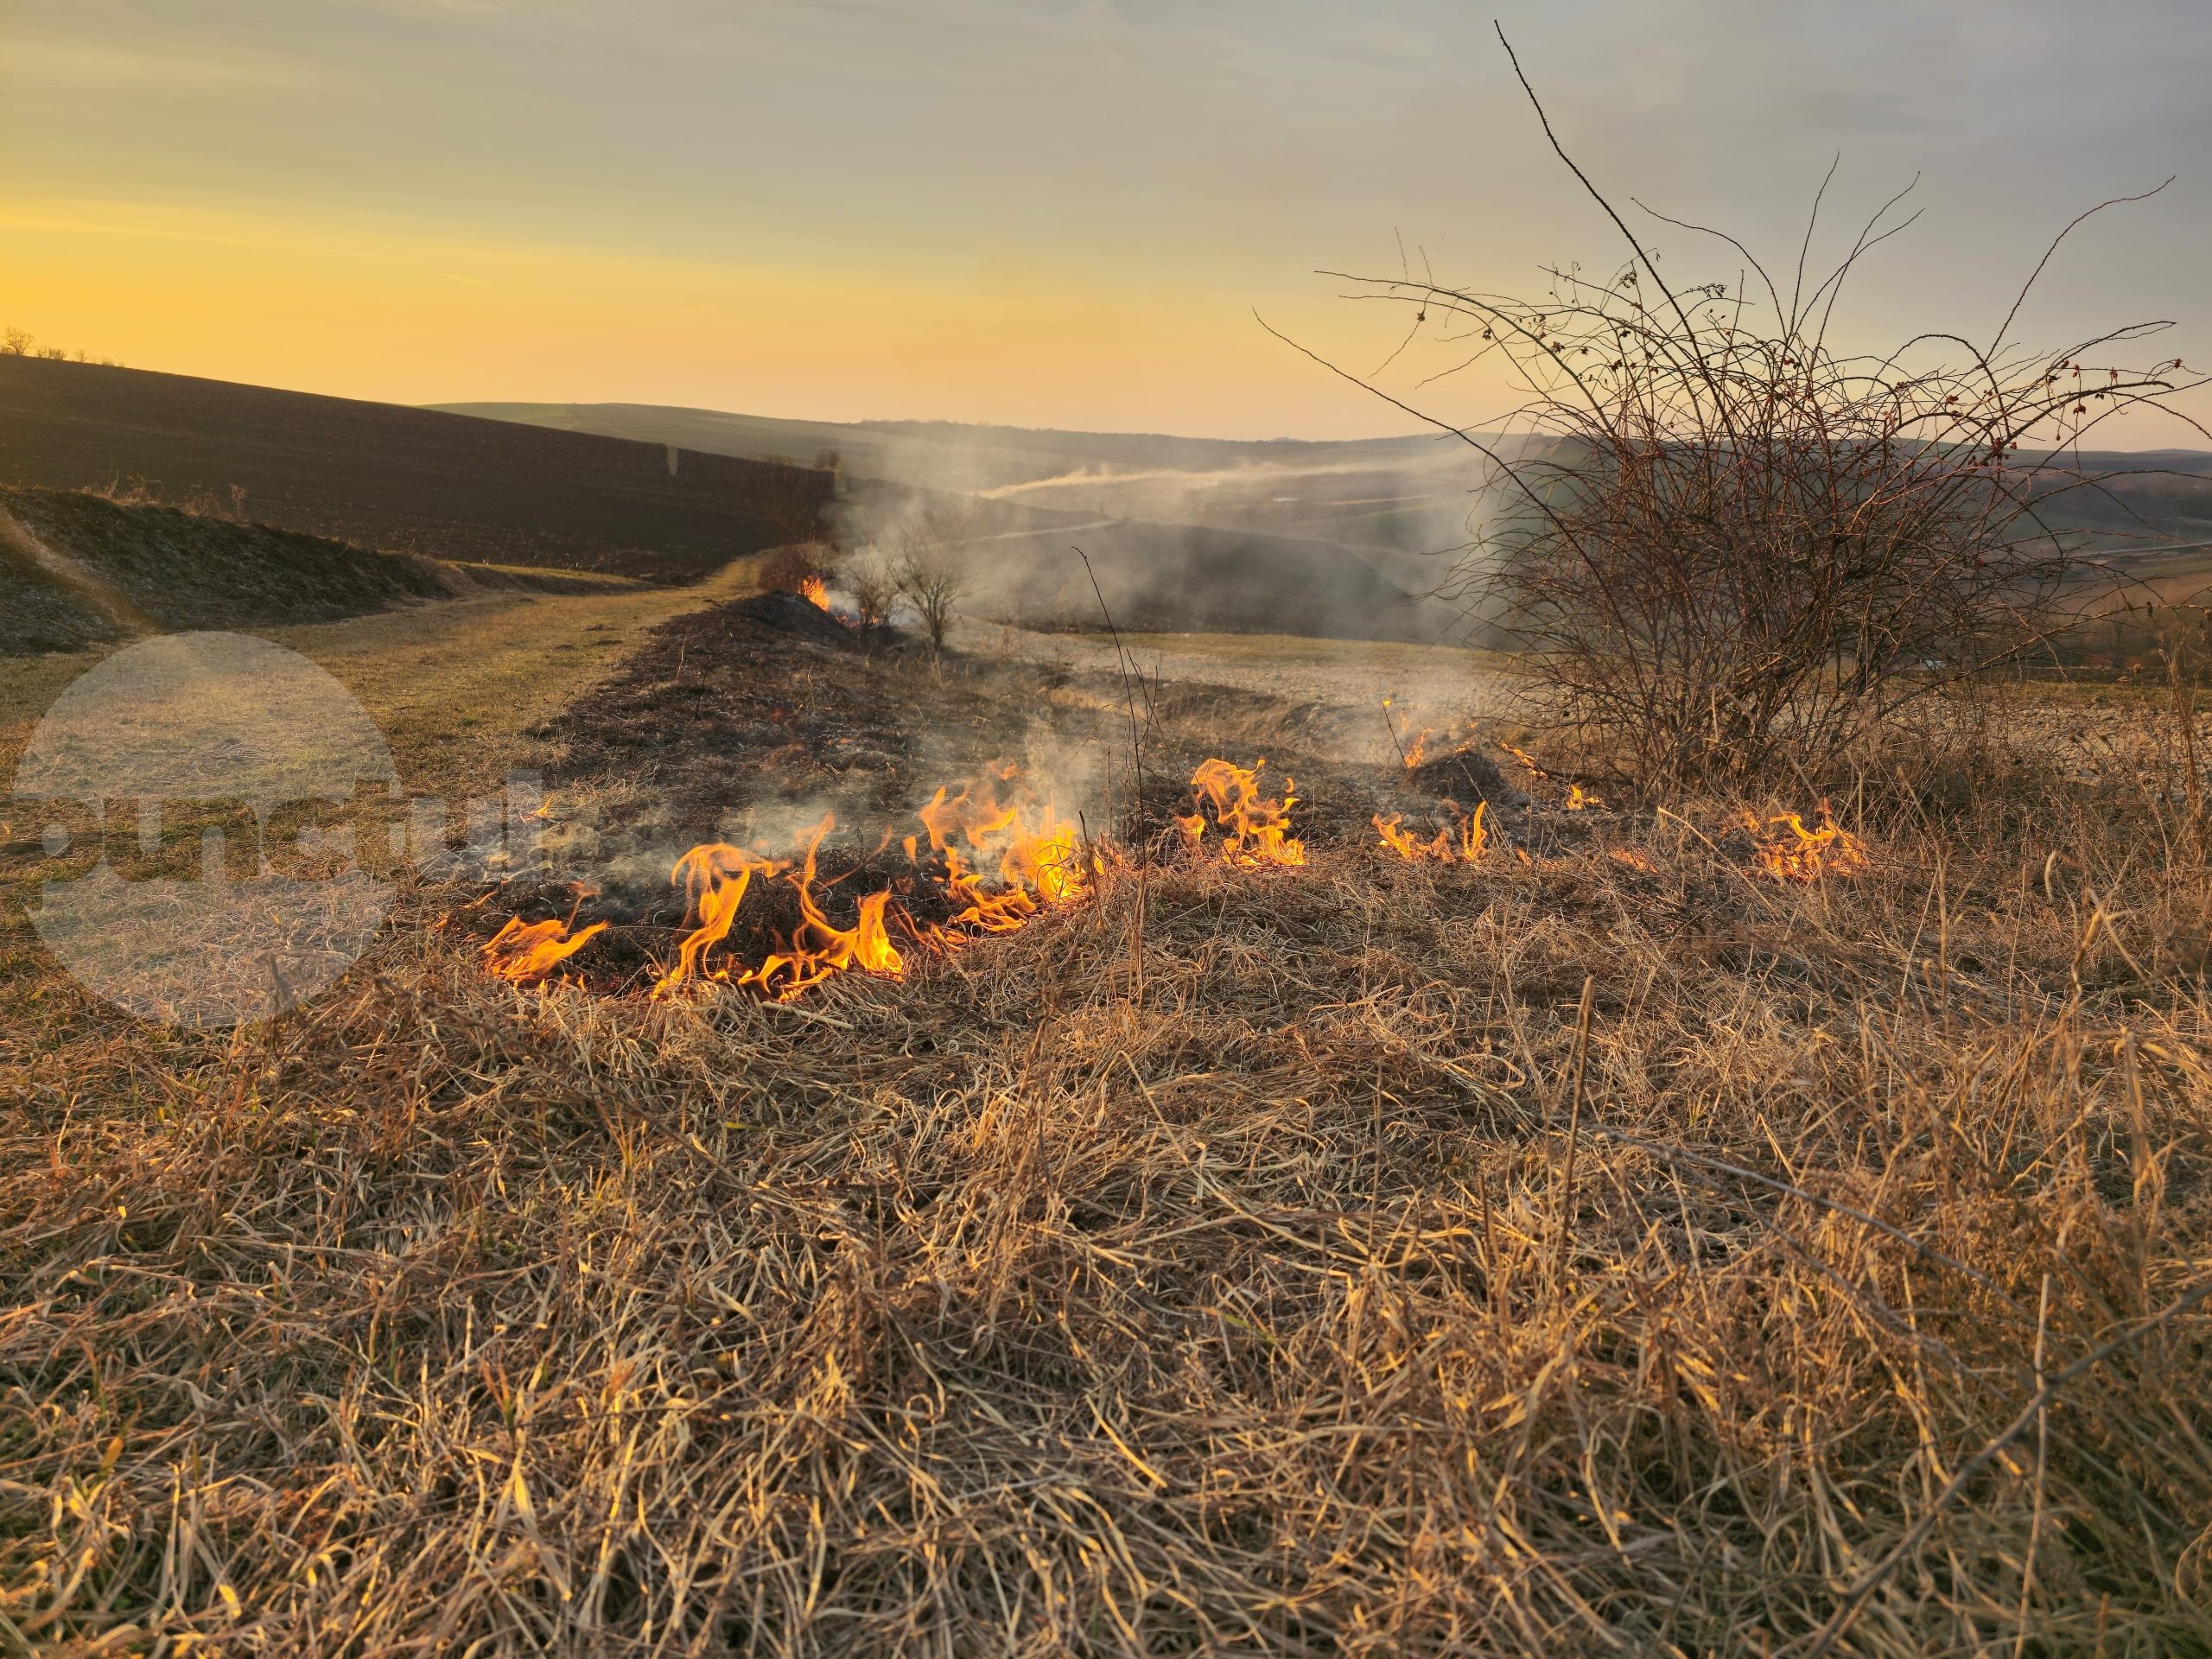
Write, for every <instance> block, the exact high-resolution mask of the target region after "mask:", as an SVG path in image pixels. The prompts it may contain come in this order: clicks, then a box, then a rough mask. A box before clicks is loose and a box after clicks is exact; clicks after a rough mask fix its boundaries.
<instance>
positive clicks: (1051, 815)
mask: <svg viewBox="0 0 2212 1659" xmlns="http://www.w3.org/2000/svg"><path fill="white" fill-rule="evenodd" d="M1031 810H1033V812H1034V814H1035V817H1036V820H1037V821H1036V823H1030V822H1029V817H1028V814H1027V813H1026V812H1025V810H1024V808H1023V806H1022V805H1021V804H1020V803H1019V802H1017V803H1015V804H1012V805H1006V806H1002V805H1001V804H999V802H998V800H997V798H996V797H995V795H994V794H993V792H992V791H990V790H989V788H988V785H987V786H985V788H984V791H983V792H982V795H981V796H978V795H976V792H975V791H974V789H973V788H972V786H969V785H963V786H962V788H961V791H960V792H959V793H958V794H957V795H953V796H950V797H948V795H947V794H946V791H944V789H942V788H940V789H939V790H938V792H937V794H936V795H935V796H934V797H932V798H931V800H930V802H929V804H927V805H926V806H925V807H923V808H922V809H921V810H920V811H919V812H918V814H917V815H916V816H918V817H919V818H920V819H921V821H922V827H923V829H925V830H927V831H928V833H929V840H930V850H931V852H932V853H934V854H936V855H938V857H939V858H940V859H941V860H942V861H944V884H945V886H946V887H947V888H948V889H949V890H950V893H951V894H952V897H953V899H954V902H955V903H956V904H957V905H958V906H960V908H958V909H957V910H956V911H955V912H953V916H952V919H951V923H950V925H951V926H955V927H972V928H977V929H980V930H981V931H983V932H986V933H1005V932H1008V931H1012V930H1013V929H1014V928H1017V927H1020V925H1022V924H1023V923H1024V922H1026V921H1027V920H1028V919H1029V918H1031V917H1033V916H1034V915H1035V914H1036V913H1037V912H1038V911H1039V909H1041V908H1042V907H1043V906H1046V905H1064V904H1068V903H1071V902H1072V901H1073V900H1075V899H1080V898H1082V897H1083V896H1084V894H1086V893H1089V892H1090V878H1091V876H1092V875H1093V874H1096V872H1097V871H1098V870H1099V869H1100V868H1103V867H1102V864H1101V861H1100V860H1099V858H1098V856H1097V855H1096V854H1094V855H1092V858H1091V861H1090V863H1091V868H1090V869H1085V868H1084V858H1083V848H1082V841H1081V837H1080V836H1079V834H1078V833H1077V828H1076V826H1075V825H1074V824H1072V823H1069V822H1068V821H1067V820H1066V819H1065V818H1062V817H1059V816H1058V814H1057V813H1056V812H1055V811H1054V810H1053V809H1052V806H1051V805H1050V804H1046V805H1045V806H1043V807H1041V808H1033V809H1031ZM906 855H907V857H909V858H910V859H914V860H915V861H917V862H918V861H919V858H918V845H917V840H916V838H915V837H914V836H908V837H907V838H906ZM994 877H995V885H994V884H993V878H994ZM931 935H932V937H934V938H937V939H938V941H939V942H940V943H949V942H950V940H949V938H948V937H947V935H946V932H945V930H944V928H943V927H935V928H932V929H931Z"/></svg>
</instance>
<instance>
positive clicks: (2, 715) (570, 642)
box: [0, 562, 752, 790]
mask: <svg viewBox="0 0 2212 1659" xmlns="http://www.w3.org/2000/svg"><path fill="white" fill-rule="evenodd" d="M751 585H752V575H751V571H750V569H749V562H741V563H739V564H737V565H734V566H733V567H731V568H730V569H726V570H724V571H723V572H722V573H721V574H720V575H716V576H714V577H712V578H710V579H709V580H708V581H707V582H702V583H700V584H698V585H697V586H695V587H690V588H639V589H631V590H626V591H618V592H614V593H598V594H531V593H521V592H514V593H495V594H485V595H483V596H482V597H480V598H475V599H460V600H448V601H441V602H439V603H437V604H432V605H415V606H408V607H403V608H401V609H397V610H391V611H379V612H376V613H372V614H370V615H367V616H356V617H349V618H347V619H346V620H343V621H340V622H322V623H309V624H298V625H295V626H286V627H271V628H256V629H252V630H250V632H253V633H255V634H257V635H258V636H259V637H261V638H263V639H272V640H274V641H276V642H277V644H279V645H288V646H289V647H290V648H291V649H292V650H294V651H296V652H300V653H301V654H302V656H305V657H307V658H309V659H310V660H311V661H313V662H315V663H317V664H321V666H322V667H323V668H325V669H327V670H328V671H330V672H331V674H333V675H334V677H336V678H337V679H338V681H339V683H340V684H342V685H344V686H345V687H346V690H349V691H351V692H352V693H353V695H354V696H356V697H359V699H360V701H361V704H362V706H363V707H364V708H365V709H367V710H368V712H369V715H370V717H371V718H372V719H373V720H374V721H376V723H377V726H378V729H379V730H381V731H382V732H383V733H384V735H385V741H386V742H387V743H388V744H390V746H391V753H392V758H393V760H395V761H396V762H397V765H398V767H399V772H400V777H401V779H402V780H403V782H404V784H405V785H407V786H408V787H409V788H410V789H416V790H451V789H461V790H465V789H467V788H471V787H474V786H475V785H479V784H483V783H487V782H494V781H496V780H497V779H499V778H500V777H502V776H504V774H505V772H506V771H507V770H508V769H510V768H511V767H516V766H542V765H543V764H545V763H546V761H547V760H548V759H549V758H550V756H549V749H548V746H547V745H546V743H545V742H544V741H543V740H542V739H539V738H536V737H533V736H532V735H531V732H532V730H533V728H537V727H540V726H542V725H543V723H544V722H545V721H549V720H550V719H551V718H552V717H553V716H554V715H556V714H558V713H559V712H560V710H561V709H563V708H565V707H566V706H567V705H568V704H569V702H573V701H574V700H575V698H576V697H577V696H579V695H580V694H581V693H582V692H583V691H584V690H588V688H589V687H590V686H592V685H593V684H594V683H597V682H598V681H600V680H601V679H602V678H604V677H606V676H607V674H609V673H610V672H612V671H613V670H614V668H615V667H616V666H617V665H618V664H620V662H621V661H622V660H623V659H624V658H626V657H627V656H628V655H629V653H630V652H632V650H634V649H635V648H636V646H637V645H638V643H639V641H640V640H641V639H643V638H644V637H645V632H647V631H648V630H649V629H651V628H652V627H654V626H657V625H658V624H659V623H662V622H664V621H666V620H668V619H669V618H670V617H672V616H678V615H682V614H683V613H686V612H690V611H696V610H699V609H702V607H705V606H707V605H708V604H709V603H711V602H712V601H715V600H718V599H726V598H728V597H730V596H731V595H732V594H740V593H743V592H745V591H746V590H747V588H750V587H751ZM105 654H106V653H105V652H96V651H87V652H54V653H50V654H48V655H44V656H39V657H24V658H0V778H6V777H11V776H12V775H13V773H14V769H15V758H16V755H17V754H18V753H21V752H22V746H23V744H24V742H25V741H27V739H28V738H29V733H30V730H31V728H32V727H33V726H34V725H35V723H36V721H37V720H38V718H39V717H40V716H41V715H43V714H44V713H45V712H46V710H47V709H48V708H49V707H50V706H52V704H53V702H54V698H56V697H57V696H60V693H61V690H62V688H63V687H65V686H66V685H67V684H68V683H69V682H70V681H72V680H73V679H75V678H76V677H77V676H78V675H79V674H81V673H83V672H84V671H86V669H88V668H90V667H91V666H92V664H94V663H96V662H98V661H99V660H100V658H101V657H103V656H104V655H105Z"/></svg>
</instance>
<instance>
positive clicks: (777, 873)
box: [653, 767, 1106, 1002]
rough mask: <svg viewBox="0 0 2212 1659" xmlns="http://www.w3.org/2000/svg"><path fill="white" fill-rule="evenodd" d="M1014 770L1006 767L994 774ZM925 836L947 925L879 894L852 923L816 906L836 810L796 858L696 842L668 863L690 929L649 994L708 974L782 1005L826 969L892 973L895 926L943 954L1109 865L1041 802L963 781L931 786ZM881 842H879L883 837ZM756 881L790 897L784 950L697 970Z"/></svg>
mask: <svg viewBox="0 0 2212 1659" xmlns="http://www.w3.org/2000/svg"><path fill="white" fill-rule="evenodd" d="M1016 775H1017V774H1016V773H1015V772H1014V770H1013V769H1012V768H1010V767H1009V768H1007V770H1006V771H1005V772H1001V774H1000V776H1001V779H1014V778H1015V777H1016ZM918 817H920V819H921V821H922V827H923V829H925V830H926V831H927V832H928V836H929V845H930V853H931V855H933V856H934V860H935V862H936V863H937V864H938V865H939V866H941V868H942V871H943V874H941V875H939V874H938V873H937V870H936V869H934V868H932V869H931V870H930V872H929V875H930V879H931V880H934V881H937V882H938V884H939V885H940V886H941V887H943V888H944V891H945V892H946V893H947V894H948V896H949V897H950V899H951V901H952V903H953V906H954V909H953V912H952V915H951V917H950V918H949V919H948V920H947V921H945V922H944V923H928V924H924V923H920V922H917V921H916V920H915V919H914V918H913V917H912V915H911V914H910V913H909V912H908V911H907V910H906V907H905V906H903V905H901V904H899V901H898V899H896V897H895V896H894V894H893V890H892V889H890V888H888V887H887V888H885V889H884V890H883V891H881V892H880V893H869V894H868V895H867V896H866V897H864V898H863V899H861V901H860V908H859V915H858V917H857V918H855V921H854V923H853V925H852V926H850V927H839V926H838V925H836V923H834V922H832V921H831V920H830V919H829V917H828V916H827V915H825V914H824V913H823V909H822V905H821V900H820V896H819V893H820V889H821V887H822V886H823V883H821V882H820V880H819V878H818V871H817V858H818V856H819V855H820V852H821V849H822V843H823V840H824V838H825V837H827V836H828V835H829V832H830V831H831V830H832V829H835V828H836V817H835V816H834V815H829V816H825V817H823V820H822V822H821V823H819V824H817V825H816V826H815V829H814V833H813V836H812V838H811V839H810V842H808V844H807V849H806V852H805V855H804V857H803V858H802V859H801V861H799V863H798V866H797V867H796V868H794V867H793V866H792V865H791V863H790V862H789V861H785V860H781V859H773V858H768V857H766V856H764V855H760V854H758V853H750V852H747V851H746V850H745V849H743V848H741V847H732V846H730V845H728V843H726V842H709V843H706V844H703V845H701V846H697V847H694V848H693V849H691V850H690V852H688V853H686V854H684V855H683V857H682V858H680V859H678V860H677V862H676V868H675V870H674V871H673V872H672V873H671V876H670V880H672V881H679V882H681V883H683V887H684V889H685V897H686V913H687V915H688V916H689V917H690V918H691V919H692V924H693V925H692V928H691V931H690V933H688V934H687V935H685V937H684V938H683V942H682V944H680V945H679V946H678V947H677V963H676V966H675V967H674V968H672V969H670V970H669V971H668V973H667V974H666V975H664V976H663V977H662V979H661V981H660V982H659V983H658V985H656V986H655V987H654V988H653V994H654V995H656V996H661V995H667V994H668V993H669V992H671V991H673V990H674V989H676V988H677V987H678V986H680V985H682V984H683V983H684V982H686V981H690V980H700V979H709V978H711V979H715V980H720V981H727V982H729V983H731V984H734V985H749V986H752V987H753V988H755V989H757V990H760V991H761V992H764V993H765V994H766V995H769V996H772V997H774V998H775V999H776V1000H777V1001H785V1002H787V1001H791V999H792V998H793V997H795V996H798V995H799V994H800V993H801V992H803V991H805V990H807V989H808V988H810V987H812V986H816V985H818V984H820V983H821V982H823V980H825V979H828V978H829V977H830V976H832V975H834V974H840V973H846V972H851V971H858V972H861V973H869V974H878V975H881V976H885V977H887V978H893V979H895V978H898V977H899V976H901V975H903V974H904V973H905V972H906V955H905V953H904V952H903V951H901V950H900V949H899V945H898V944H897V943H896V942H895V940H894V938H893V934H894V931H902V932H904V933H905V934H906V935H907V936H908V937H909V938H912V939H913V940H916V941H918V942H920V943H922V944H926V945H931V946H934V947H937V948H938V949H942V950H953V949H956V948H957V947H958V946H959V945H960V944H963V943H964V942H965V941H966V940H968V939H969V938H973V937H974V936H975V934H976V933H979V932H980V933H1004V932H1009V931H1012V930H1014V928H1017V927H1020V925H1022V924H1023V923H1025V922H1027V921H1028V920H1029V919H1030V918H1032V917H1033V916H1035V915H1037V914H1038V913H1039V912H1040V911H1042V910H1043V909H1045V908H1046V907H1047V906H1055V905H1065V904H1071V903H1073V902H1074V901H1075V900H1077V899H1081V898H1084V897H1086V896H1087V895H1088V894H1089V893H1090V891H1091V886H1092V880H1093V878H1094V877H1095V876H1096V875H1098V874H1103V872H1104V870H1105V868H1106V857H1105V855H1104V854H1103V852H1098V851H1094V852H1092V853H1091V854H1090V856H1089V858H1088V860H1086V859H1085V856H1084V849H1083V842H1082V837H1081V836H1080V834H1079V833H1078V831H1077V826H1076V825H1074V824H1073V823H1069V822H1068V821H1067V820H1066V819H1065V818H1062V817H1059V815H1058V813H1057V812H1056V811H1055V810H1053V809H1052V806H1051V805H1049V804H1046V805H1041V806H1040V805H1039V804H1036V803H1035V802H1033V801H1032V800H1029V799H1027V798H1026V797H1024V796H1023V795H1022V794H1021V792H1020V791H1016V798H1015V799H1014V800H1013V801H1012V802H1011V803H1010V804H1001V803H1000V802H999V800H998V799H997V798H996V795H995V792H994V791H993V790H992V789H991V787H990V786H989V785H988V784H986V785H982V786H981V787H980V788H979V787H977V786H976V785H962V787H961V789H960V791H959V792H958V793H957V794H953V793H951V792H950V791H948V790H945V789H939V790H938V791H937V793H936V795H935V796H934V797H932V798H931V800H930V802H929V804H927V805H925V806H924V807H923V808H922V809H921V810H920V812H919V814H918ZM886 839H887V840H888V836H887V837H886ZM906 856H907V857H908V858H909V859H910V860H912V861H913V862H914V863H915V864H916V865H918V866H919V865H922V864H923V863H924V855H923V853H922V850H921V837H920V836H907V837H906ZM755 880H762V881H768V880H779V881H783V882H785V883H787V884H789V886H790V887H791V889H792V890H793V892H795V893H797V895H798V908H799V925H798V927H796V928H795V929H793V930H792V933H791V938H790V940H789V941H788V942H786V943H785V945H784V946H783V947H782V948H780V949H779V950H775V951H773V952H772V953H771V954H770V955H768V956H767V957H764V958H763V959H762V960H761V961H760V964H759V965H758V966H756V967H752V968H739V969H737V970H736V971H735V972H733V971H732V970H731V969H728V968H724V969H718V970H716V971H715V972H714V973H712V974H709V973H708V972H706V971H705V969H704V967H703V965H702V963H703V959H704V957H705V956H706V954H707V952H708V951H709V950H712V949H713V948H714V947H715V945H717V944H721V942H722V940H724V939H725V938H728V936H729V931H730V928H731V926H732V925H733V924H734V922H735V921H736V919H737V912H738V906H740V905H741V904H742V903H743V902H744V899H745V896H746V893H747V891H748V890H749V889H750V888H751V887H752V885H753V882H754V881H755Z"/></svg>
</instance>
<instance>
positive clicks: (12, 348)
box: [0, 328, 38, 357]
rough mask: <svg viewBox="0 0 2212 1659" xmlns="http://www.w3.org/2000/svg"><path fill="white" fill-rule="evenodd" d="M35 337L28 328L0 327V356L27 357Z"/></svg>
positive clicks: (35, 340)
mask: <svg viewBox="0 0 2212 1659" xmlns="http://www.w3.org/2000/svg"><path fill="white" fill-rule="evenodd" d="M37 339H38V337H37V336H36V335H35V334H32V333H31V331H30V330H29V329H28V328H7V329H0V357H29V355H30V354H31V347H32V346H34V345H35V344H36V342H37Z"/></svg>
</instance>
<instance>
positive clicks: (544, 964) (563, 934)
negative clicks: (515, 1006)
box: [484, 916, 607, 985]
mask: <svg viewBox="0 0 2212 1659" xmlns="http://www.w3.org/2000/svg"><path fill="white" fill-rule="evenodd" d="M606 925H607V924H606V923H605V922H594V923H593V924H592V925H590V926H589V927H587V928H585V929H583V930H582V931H580V932H575V933H571V932H569V924H568V923H567V922H556V921H543V922H525V921H524V920H523V918H521V917H519V916H513V917H510V918H508V920H507V925H505V927H503V928H501V929H500V930H499V931H498V932H497V933H494V934H493V936H492V937H491V938H488V939H486V941H485V942H484V966H485V969H486V970H487V971H488V972H489V973H491V975H492V976H493V977H494V978H497V979H504V980H508V981H510V982H512V983H514V984H517V985H527V984H529V983H530V982H531V981H533V980H539V979H543V978H544V977H545V976H546V975H548V974H550V973H551V972H552V971H553V969H556V968H557V967H559V966H560V965H561V964H562V963H564V962H566V961H567V960H568V959H569V957H573V956H575V954H576V952H577V951H579V950H582V949H583V948H584V946H585V945H586V944H588V943H589V942H590V940H591V936H592V935H593V934H594V933H596V932H598V931H600V930H601V928H603V927H605V926H606Z"/></svg>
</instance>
